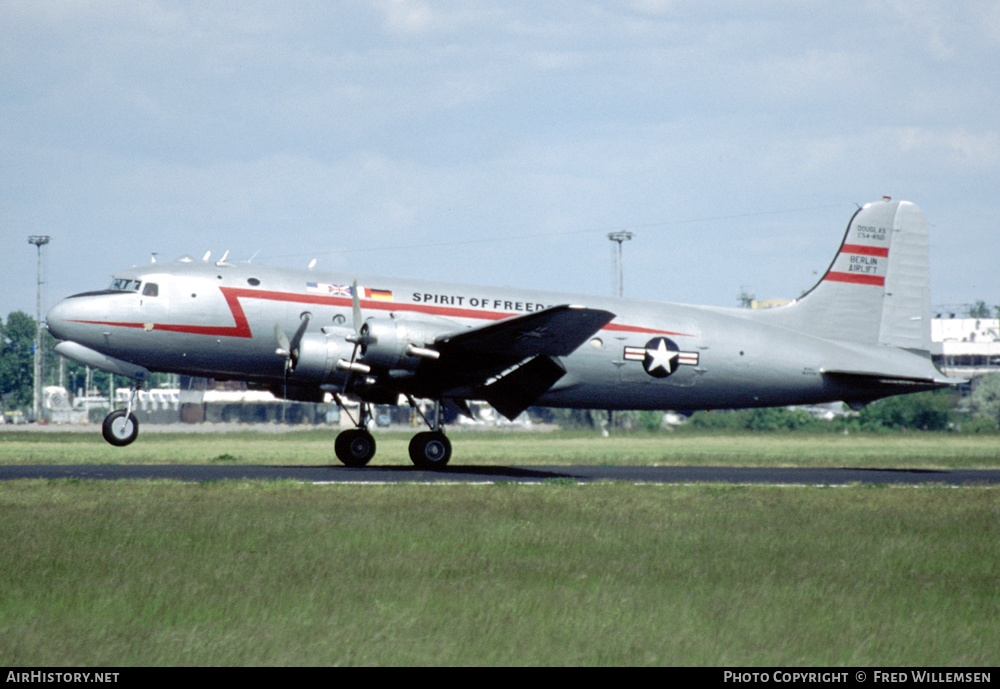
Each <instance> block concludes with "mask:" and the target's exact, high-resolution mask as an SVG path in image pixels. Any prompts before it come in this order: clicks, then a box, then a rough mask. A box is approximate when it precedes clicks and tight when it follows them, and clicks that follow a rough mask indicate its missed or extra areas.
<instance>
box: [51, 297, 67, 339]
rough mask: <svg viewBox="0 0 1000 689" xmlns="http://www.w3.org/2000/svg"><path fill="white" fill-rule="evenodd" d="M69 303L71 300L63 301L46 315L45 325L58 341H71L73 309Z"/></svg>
mask: <svg viewBox="0 0 1000 689" xmlns="http://www.w3.org/2000/svg"><path fill="white" fill-rule="evenodd" d="M69 302H70V300H69V299H63V300H62V301H60V302H58V303H56V305H55V306H53V307H52V308H51V309H49V312H48V313H47V314H45V323H46V325H47V326H48V329H49V332H50V333H52V336H53V337H54V338H56V339H57V340H68V339H70V321H71V320H72V316H73V314H72V311H73V307H72V304H70V303H69Z"/></svg>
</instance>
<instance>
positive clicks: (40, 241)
mask: <svg viewBox="0 0 1000 689" xmlns="http://www.w3.org/2000/svg"><path fill="white" fill-rule="evenodd" d="M51 239H52V238H51V237H49V236H48V235H32V236H30V237H28V243H29V244H34V245H35V247H37V249H38V289H37V291H36V298H35V356H34V360H35V361H34V363H35V371H34V379H33V387H34V390H33V391H32V416H33V418H34V420H35V422H36V423H37V422H38V421H39V420H40V419H41V418H42V247H43V246H45V245H46V244H48V243H49V240H51Z"/></svg>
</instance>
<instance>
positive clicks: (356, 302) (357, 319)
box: [351, 280, 364, 337]
mask: <svg viewBox="0 0 1000 689" xmlns="http://www.w3.org/2000/svg"><path fill="white" fill-rule="evenodd" d="M351 302H352V306H353V307H354V334H355V335H356V336H358V337H360V336H361V324H362V323H363V322H364V321H362V320H361V299H360V297H358V281H357V280H355V281H354V284H353V285H352V286H351Z"/></svg>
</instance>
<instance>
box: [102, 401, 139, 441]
mask: <svg viewBox="0 0 1000 689" xmlns="http://www.w3.org/2000/svg"><path fill="white" fill-rule="evenodd" d="M101 433H102V434H103V435H104V439H105V440H107V441H108V442H109V443H111V444H112V445H115V446H117V447H124V446H125V445H128V444H130V443H131V442H132V441H133V440H135V439H136V436H138V435H139V422H138V421H136V418H135V414H132V413H130V412H128V411H126V410H124V409H116V410H115V411H113V412H111V413H110V414H108V415H107V416H105V417H104V423H103V424H102V425H101Z"/></svg>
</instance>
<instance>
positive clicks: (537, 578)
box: [0, 481, 1000, 667]
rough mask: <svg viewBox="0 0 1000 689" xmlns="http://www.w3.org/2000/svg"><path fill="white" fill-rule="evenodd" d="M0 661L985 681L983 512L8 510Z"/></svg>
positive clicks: (107, 506) (992, 567) (360, 491)
mask: <svg viewBox="0 0 1000 689" xmlns="http://www.w3.org/2000/svg"><path fill="white" fill-rule="evenodd" d="M0 514H2V515H3V518H2V519H0V572H2V577H3V582H4V584H3V588H2V591H0V658H3V660H4V662H5V663H6V664H8V665H11V666H17V665H46V666H61V665H70V666H87V667H97V666H101V665H116V666H117V665H122V666H132V665H174V664H181V665H257V664H261V665H320V664H378V665H397V664H398V665H424V664H429V665H445V664H462V665H493V664H501V665H503V664H526V665H547V664H558V665H603V664H608V665H644V664H649V665H672V664H704V665H739V666H742V665H764V666H773V665H780V666H789V665H883V666H885V665H930V666H937V665H994V664H996V663H997V660H998V657H1000V652H998V650H997V644H996V636H997V620H998V619H1000V555H998V550H997V547H996V544H997V540H998V536H1000V530H998V528H1000V527H998V524H1000V492H998V491H997V490H995V489H988V488H963V489H954V488H940V487H933V488H872V487H863V486H856V487H851V488H836V489H834V488H827V489H820V488H790V487H782V488H769V487H721V486H670V487H668V486H632V485H625V484H609V483H605V484H594V485H586V486H570V485H561V484H546V485H535V486H517V485H494V486H462V485H450V486H426V485H397V486H308V485H299V484H294V483H290V482H278V483H253V482H222V483H214V484H204V485H187V484H178V483H172V482H130V481H126V482H114V483H111V482H87V481H55V482H44V481H16V482H5V483H3V484H0Z"/></svg>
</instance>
